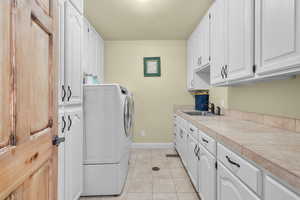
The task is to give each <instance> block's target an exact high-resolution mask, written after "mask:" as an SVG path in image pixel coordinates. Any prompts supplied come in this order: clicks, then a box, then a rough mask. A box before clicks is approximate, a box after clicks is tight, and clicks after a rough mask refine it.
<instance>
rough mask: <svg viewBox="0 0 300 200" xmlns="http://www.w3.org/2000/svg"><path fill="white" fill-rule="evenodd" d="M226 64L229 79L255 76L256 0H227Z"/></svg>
mask: <svg viewBox="0 0 300 200" xmlns="http://www.w3.org/2000/svg"><path fill="white" fill-rule="evenodd" d="M225 14H226V17H225V19H226V22H225V23H226V31H225V33H226V39H225V42H226V44H225V45H226V49H225V53H226V56H225V58H226V61H225V63H226V65H225V71H226V74H228V75H227V78H228V80H238V79H243V78H248V77H251V76H253V74H254V73H253V65H254V53H253V48H254V0H226V10H225Z"/></svg>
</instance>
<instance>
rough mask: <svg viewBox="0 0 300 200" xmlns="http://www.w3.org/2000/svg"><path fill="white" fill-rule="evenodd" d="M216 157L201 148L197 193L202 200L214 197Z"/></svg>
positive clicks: (210, 199) (211, 199)
mask: <svg viewBox="0 0 300 200" xmlns="http://www.w3.org/2000/svg"><path fill="white" fill-rule="evenodd" d="M215 162H216V158H215V157H214V156H212V155H211V154H210V153H209V152H208V151H207V150H206V149H205V148H201V152H200V161H199V163H200V167H199V173H198V177H199V193H200V196H201V199H202V200H215V199H216V168H215Z"/></svg>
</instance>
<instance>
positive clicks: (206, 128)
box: [175, 109, 300, 192]
mask: <svg viewBox="0 0 300 200" xmlns="http://www.w3.org/2000/svg"><path fill="white" fill-rule="evenodd" d="M183 111H184V110H183V109H176V110H175V113H176V114H177V115H179V116H181V117H182V118H184V119H186V120H188V121H189V122H191V123H192V124H193V125H195V126H196V127H197V128H199V129H200V130H202V131H203V132H205V133H206V134H208V135H209V136H211V137H213V138H215V139H216V140H217V141H218V142H220V143H222V144H224V145H225V146H226V147H228V148H229V149H231V150H233V151H234V152H236V153H239V154H240V155H242V156H243V157H245V158H247V159H249V160H252V161H254V162H255V163H256V164H257V165H259V166H261V167H262V168H264V169H265V170H267V171H269V172H270V173H271V174H273V175H274V176H276V177H278V178H279V179H281V180H282V181H283V182H286V183H287V184H289V185H290V186H292V187H293V188H294V189H296V190H297V191H299V192H300V134H299V133H296V132H291V131H286V130H283V129H278V128H273V127H268V126H266V125H262V124H258V123H255V122H251V121H244V120H239V119H237V118H233V117H228V116H206V117H205V116H190V115H187V114H185V113H183Z"/></svg>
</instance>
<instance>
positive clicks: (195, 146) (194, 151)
mask: <svg viewBox="0 0 300 200" xmlns="http://www.w3.org/2000/svg"><path fill="white" fill-rule="evenodd" d="M197 146H198V145H195V148H194V153H195V155H196V149H197Z"/></svg>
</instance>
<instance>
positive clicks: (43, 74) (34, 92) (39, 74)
mask: <svg viewBox="0 0 300 200" xmlns="http://www.w3.org/2000/svg"><path fill="white" fill-rule="evenodd" d="M37 23H38V21H34V20H32V21H31V37H32V43H31V44H32V49H31V52H32V53H33V55H35V56H34V57H35V58H34V59H32V61H31V65H30V66H28V68H27V70H29V71H30V72H31V76H30V79H29V81H30V85H29V87H30V89H31V91H30V99H29V101H30V111H31V117H30V134H31V135H33V134H35V133H38V132H39V131H40V130H43V129H45V128H46V127H48V123H49V120H50V110H51V109H52V105H50V102H49V101H50V98H51V96H50V95H49V92H50V82H49V80H50V77H49V67H51V66H50V62H51V61H50V60H49V54H50V52H49V50H51V49H50V48H49V46H50V45H51V38H50V35H49V34H48V33H47V32H46V31H45V30H43V27H41V26H40V25H39V24H37ZM51 120H52V119H51Z"/></svg>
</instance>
